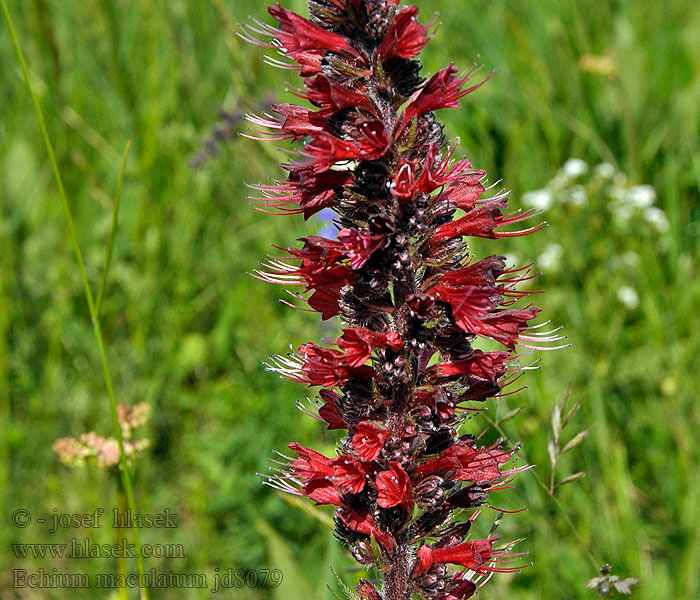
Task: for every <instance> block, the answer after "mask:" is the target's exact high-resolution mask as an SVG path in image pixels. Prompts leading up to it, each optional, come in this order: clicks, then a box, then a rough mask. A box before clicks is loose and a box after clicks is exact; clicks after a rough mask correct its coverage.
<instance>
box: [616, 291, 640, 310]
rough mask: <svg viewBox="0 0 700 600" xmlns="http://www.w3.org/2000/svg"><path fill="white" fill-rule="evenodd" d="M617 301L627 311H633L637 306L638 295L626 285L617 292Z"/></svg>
mask: <svg viewBox="0 0 700 600" xmlns="http://www.w3.org/2000/svg"><path fill="white" fill-rule="evenodd" d="M617 299H618V300H619V301H620V302H621V303H622V305H623V306H624V307H625V308H627V309H629V310H634V309H635V308H637V307H638V306H639V294H637V290H635V289H634V288H633V287H630V286H628V285H623V286H622V287H621V288H620V289H619V290H617Z"/></svg>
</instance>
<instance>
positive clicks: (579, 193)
mask: <svg viewBox="0 0 700 600" xmlns="http://www.w3.org/2000/svg"><path fill="white" fill-rule="evenodd" d="M568 201H569V204H571V205H573V206H585V204H586V190H584V189H583V186H581V185H575V186H574V187H572V188H571V191H570V192H569V197H568Z"/></svg>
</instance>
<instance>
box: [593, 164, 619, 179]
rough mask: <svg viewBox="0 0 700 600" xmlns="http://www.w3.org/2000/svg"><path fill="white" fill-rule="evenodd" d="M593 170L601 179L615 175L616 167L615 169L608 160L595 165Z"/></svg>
mask: <svg viewBox="0 0 700 600" xmlns="http://www.w3.org/2000/svg"><path fill="white" fill-rule="evenodd" d="M593 172H594V173H595V174H596V175H597V176H598V177H600V178H602V179H612V177H613V175H615V173H616V172H617V169H615V167H614V166H613V165H611V164H610V163H609V162H604V163H600V164H599V165H596V167H595V170H594V171H593Z"/></svg>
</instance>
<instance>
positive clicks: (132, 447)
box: [52, 402, 151, 469]
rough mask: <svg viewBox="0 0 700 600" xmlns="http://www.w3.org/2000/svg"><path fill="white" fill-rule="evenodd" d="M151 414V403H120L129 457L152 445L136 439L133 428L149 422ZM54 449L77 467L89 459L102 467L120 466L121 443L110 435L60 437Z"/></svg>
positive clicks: (121, 425)
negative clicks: (133, 439)
mask: <svg viewBox="0 0 700 600" xmlns="http://www.w3.org/2000/svg"><path fill="white" fill-rule="evenodd" d="M150 416H151V405H150V404H147V403H146V402H139V403H138V404H134V405H133V406H129V405H128V404H123V403H122V404H119V405H118V406H117V417H118V419H119V425H120V427H121V430H122V437H123V441H124V453H125V454H126V457H127V459H128V460H132V459H133V458H134V457H136V456H139V455H140V454H141V453H142V452H143V451H144V450H145V449H146V448H148V446H149V445H150V441H149V440H148V439H145V438H144V439H141V440H137V441H132V439H131V437H132V435H133V430H134V429H136V428H137V427H141V426H142V425H145V424H146V423H147V422H148V419H149V418H150ZM52 448H53V451H54V452H55V453H56V454H57V455H58V459H59V460H60V461H61V462H62V463H63V464H65V465H68V466H69V467H77V466H82V465H84V464H85V462H86V461H87V460H94V461H95V463H96V464H97V466H98V467H100V468H101V469H108V468H111V467H116V466H118V465H119V458H120V453H119V443H118V442H117V440H116V439H115V438H112V437H109V438H106V437H104V436H101V435H99V434H97V433H95V432H94V431H89V432H87V433H82V434H80V436H79V437H78V438H74V437H64V438H59V439H57V440H56V441H55V442H54V443H53V447H52Z"/></svg>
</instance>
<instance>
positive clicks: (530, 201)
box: [523, 189, 554, 210]
mask: <svg viewBox="0 0 700 600" xmlns="http://www.w3.org/2000/svg"><path fill="white" fill-rule="evenodd" d="M553 202H554V197H553V196H552V192H550V191H549V190H544V189H543V190H535V191H534V192H527V193H526V194H524V195H523V204H524V205H525V206H529V207H530V208H534V209H536V210H547V209H548V208H549V207H550V206H552V203H553Z"/></svg>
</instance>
